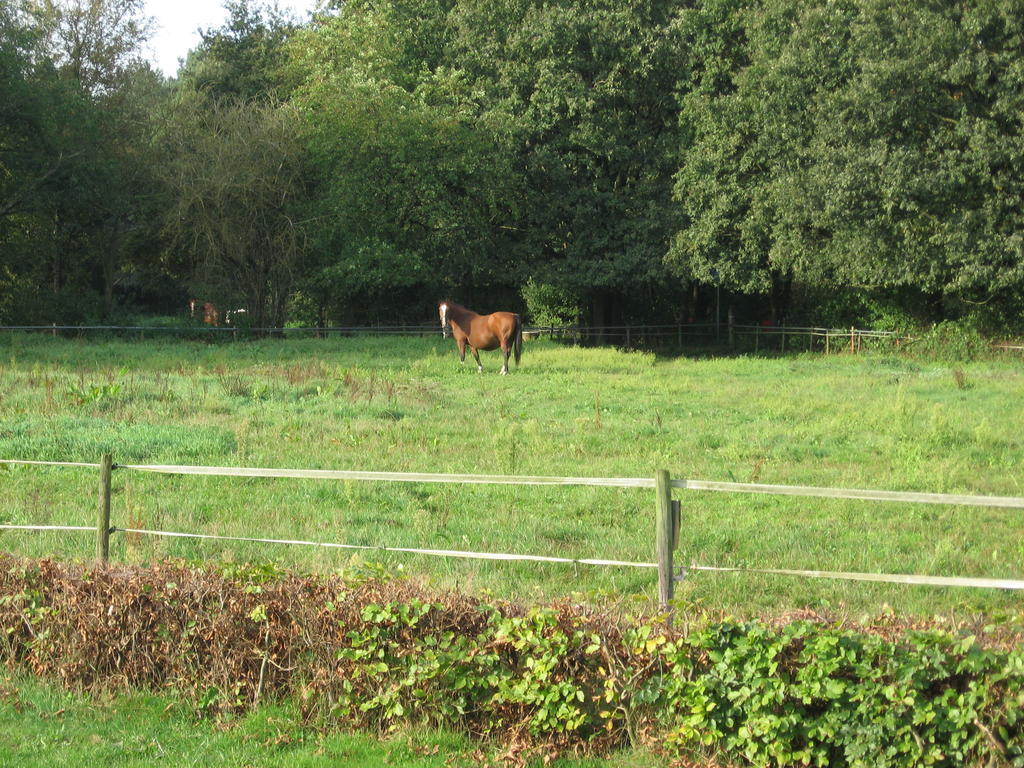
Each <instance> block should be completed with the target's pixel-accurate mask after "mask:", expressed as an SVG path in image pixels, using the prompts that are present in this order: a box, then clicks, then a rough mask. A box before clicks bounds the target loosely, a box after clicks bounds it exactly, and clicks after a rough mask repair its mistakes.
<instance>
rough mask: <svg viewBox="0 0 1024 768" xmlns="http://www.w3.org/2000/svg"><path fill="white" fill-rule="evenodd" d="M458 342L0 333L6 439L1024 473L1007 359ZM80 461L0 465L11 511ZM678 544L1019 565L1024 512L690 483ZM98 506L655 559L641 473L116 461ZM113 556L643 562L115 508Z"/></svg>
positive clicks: (812, 585)
mask: <svg viewBox="0 0 1024 768" xmlns="http://www.w3.org/2000/svg"><path fill="white" fill-rule="evenodd" d="M483 358H484V365H485V373H484V374H483V375H478V374H477V373H476V370H475V366H466V367H462V366H460V365H459V363H458V359H457V356H456V354H455V352H454V349H453V347H452V346H451V342H443V341H442V340H441V339H439V338H438V339H419V338H388V339H384V338H342V339H329V340H316V339H309V340H294V341H287V342H281V341H257V342H240V343H237V344H222V345H216V344H204V343H201V342H173V341H146V342H145V343H140V342H126V341H110V342H104V343H90V342H86V341H66V340H61V339H53V338H48V337H32V336H27V335H17V334H7V335H0V457H3V458H18V459H51V460H64V461H96V460H97V459H98V456H99V454H100V453H102V452H104V451H111V452H113V454H114V457H115V461H117V462H120V463H184V464H212V465H237V466H266V467H298V468H328V469H367V470H394V471H421V472H455V473H501V474H538V475H572V476H578V475H590V476H626V477H640V476H643V477H651V476H653V475H654V473H655V471H656V470H657V469H658V468H660V467H665V468H667V469H669V470H670V471H671V472H672V474H673V476H675V477H690V478H699V479H710V480H736V481H754V482H763V483H778V484H807V485H821V486H836V487H858V488H884V489H892V490H919V491H934V492H955V493H977V494H997V495H1024V490H1022V481H1024V473H1022V470H1021V466H1022V461H1021V459H1022V458H1024V437H1022V435H1024V414H1022V411H1021V408H1020V402H1021V399H1022V398H1021V395H1022V394H1024V373H1022V370H1021V368H1020V366H1019V365H1014V364H1012V363H1007V362H971V363H962V362H961V363H955V364H952V363H951V364H948V365H947V364H945V363H938V362H935V363H930V362H922V361H920V360H910V359H905V358H900V357H893V356H887V355H881V354H875V355H864V356H849V355H838V356H830V357H823V356H820V355H816V354H815V355H800V356H794V357H777V358H760V357H737V358H702V359H690V358H687V357H658V356H656V355H654V354H651V353H641V352H624V351H619V350H613V349H581V348H575V347H569V346H561V345H558V344H557V343H554V342H551V341H547V340H534V341H530V342H528V343H527V346H526V349H525V350H524V355H523V362H522V365H521V366H520V367H519V369H518V370H517V369H515V368H513V371H512V374H511V375H510V376H507V377H501V376H498V375H496V374H497V370H498V368H499V366H500V363H499V361H498V358H497V356H496V355H494V354H489V355H488V354H485V355H484V356H483ZM96 482H97V477H96V473H95V472H91V471H88V470H73V469H46V468H34V467H33V468H29V467H17V468H12V469H10V470H7V471H2V470H0V521H2V522H10V523H49V524H56V523H66V524H80V525H89V524H91V523H92V522H93V518H94V513H93V509H94V506H95V495H96V491H95V489H96ZM682 500H683V509H684V513H683V530H682V535H681V537H680V549H679V553H678V559H679V561H681V562H683V563H688V562H694V563H698V564H708V565H730V566H745V567H767V568H771V567H781V568H806V569H821V570H844V571H875V572H889V573H932V574H943V575H965V576H989V577H1002V578H1012V577H1016V578H1019V577H1020V576H1021V574H1022V571H1024V568H1022V566H1024V544H1022V541H1024V539H1022V537H1021V531H1022V525H1021V521H1022V516H1021V515H1022V513H1021V512H1018V511H1013V510H989V509H974V508H967V507H941V506H940V507H936V506H928V507H924V506H914V505H906V504H886V503H880V502H855V501H841V500H835V501H832V500H821V499H794V498H784V497H769V496H750V495H726V494H711V493H696V492H687V493H685V495H683V496H682ZM112 516H113V524H114V525H117V526H120V527H145V528H155V529H162V530H179V531H188V532H197V533H214V534H223V535H240V536H259V537H267V538H297V539H311V540H319V541H335V542H344V543H352V544H362V545H368V546H375V545H387V546H400V547H427V548H448V549H466V550H478V551H492V552H518V553H527V554H543V555H558V556H566V557H579V558H590V557H596V558H608V559H616V560H632V561H644V562H651V561H652V559H653V546H654V539H653V529H654V498H653V493H651V492H649V491H642V490H617V489H600V488H554V487H538V488H524V487H502V486H455V485H433V484H430V485H427V484H424V485H416V484H386V483H363V482H359V483H356V482H323V481H309V480H265V479H238V478H201V477H167V476H151V475H147V474H142V473H131V472H128V471H122V472H117V473H115V497H114V503H113V513H112ZM0 547H3V548H5V549H8V550H11V551H14V552H18V553H23V554H26V555H43V554H52V555H56V556H60V557H88V556H89V554H90V552H91V542H90V541H89V539H88V535H84V536H77V537H76V536H75V535H61V536H56V535H47V534H40V533H24V532H17V533H12V532H0ZM112 556H113V557H114V558H117V559H129V560H138V561H145V560H150V559H155V558H161V557H167V556H174V557H186V558H207V559H223V560H239V561H240V560H269V559H273V560H276V561H279V562H281V563H283V564H285V565H289V566H295V567H301V568H309V569H333V568H344V567H349V566H351V565H353V564H357V563H362V562H364V561H365V560H367V559H369V560H373V561H379V562H381V563H384V564H385V565H386V566H388V567H398V566H399V565H400V566H401V567H403V568H404V570H405V571H406V572H413V573H416V574H420V575H422V576H424V577H425V578H428V579H431V580H434V581H435V582H438V583H442V584H449V585H453V586H454V585H458V586H459V587H461V588H468V589H475V590H479V589H487V590H491V591H493V592H495V593H497V594H500V595H510V596H517V597H530V596H533V595H537V596H549V597H550V596H556V595H575V596H576V597H577V599H587V598H589V597H592V596H598V595H614V596H615V597H616V598H619V599H622V600H625V601H626V603H627V605H629V604H632V603H633V602H634V601H635V602H636V604H637V605H645V606H646V605H649V604H650V602H651V600H652V598H653V595H654V585H653V576H652V574H651V573H650V572H649V571H646V570H614V569H597V568H583V567H581V568H580V569H578V570H576V569H573V568H572V567H563V566H554V565H552V566H544V565H537V564H529V565H524V564H514V563H513V564H507V563H506V564H502V563H493V562H485V563H481V562H477V561H461V560H458V561H456V560H437V559H429V558H425V557H421V556H415V555H405V556H394V555H388V554H385V553H374V552H371V553H369V554H366V553H355V554H353V553H351V552H346V551H338V550H320V549H306V548H282V547H274V546H270V545H257V544H246V543H239V542H196V541H190V540H179V539H156V538H148V537H143V536H139V535H125V534H118V535H117V536H116V537H115V538H114V540H113V550H112ZM678 594H679V596H680V599H681V600H682V601H692V602H696V603H700V604H702V605H705V606H708V607H711V608H716V609H721V610H724V611H728V612H731V613H734V614H740V615H749V614H753V613H759V612H763V611H772V612H780V611H785V610H788V609H794V608H805V607H811V608H815V609H819V610H820V609H825V610H833V611H837V612H843V613H856V612H870V613H876V612H878V611H879V610H882V609H883V608H884V606H891V607H892V608H893V609H895V610H898V611H902V612H910V613H917V614H929V615H930V614H934V613H965V612H977V611H985V612H989V613H992V614H1003V613H1008V612H1009V613H1014V612H1016V611H1017V606H1018V605H1019V602H1018V599H1017V598H1016V597H1015V596H1013V595H1012V594H1003V593H997V592H992V591H968V590H948V589H947V590H940V589H936V588H929V587H908V586H898V585H873V584H854V583H845V582H831V581H820V580H797V579H793V578H785V577H769V576H757V575H753V574H735V575H723V574H714V575H712V574H698V573H693V574H691V575H690V576H688V577H687V580H686V581H685V582H683V583H682V584H680V587H679V589H678Z"/></svg>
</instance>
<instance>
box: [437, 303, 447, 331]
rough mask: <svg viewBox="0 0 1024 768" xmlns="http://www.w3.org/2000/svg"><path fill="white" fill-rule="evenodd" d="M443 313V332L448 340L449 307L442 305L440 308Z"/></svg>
mask: <svg viewBox="0 0 1024 768" xmlns="http://www.w3.org/2000/svg"><path fill="white" fill-rule="evenodd" d="M439 310H440V313H441V332H442V334H443V335H444V337H445V338H446V339H447V338H448V305H447V304H442V305H441V306H440V308H439Z"/></svg>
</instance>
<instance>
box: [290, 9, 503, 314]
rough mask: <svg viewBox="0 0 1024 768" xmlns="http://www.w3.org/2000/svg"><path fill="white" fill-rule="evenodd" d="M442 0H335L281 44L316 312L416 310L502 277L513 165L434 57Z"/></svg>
mask: <svg viewBox="0 0 1024 768" xmlns="http://www.w3.org/2000/svg"><path fill="white" fill-rule="evenodd" d="M445 7H446V5H444V4H442V5H438V4H437V3H429V2H415V1H412V2H390V3H383V4H371V3H364V2H355V3H351V4H345V6H344V7H343V8H342V10H341V12H340V13H339V14H338V15H337V16H334V17H331V18H328V19H324V20H322V22H321V23H320V24H319V25H317V26H315V27H313V28H311V29H310V30H307V31H306V32H305V33H304V34H302V35H300V36H298V37H297V38H296V39H295V41H294V43H293V45H292V48H291V53H292V61H291V64H290V69H291V70H292V71H293V72H296V73H301V78H297V81H298V82H299V83H300V84H299V85H298V86H297V88H296V92H295V96H294V103H295V104H296V105H297V106H298V107H299V108H300V109H301V111H302V113H303V115H304V116H305V118H306V120H307V123H308V125H309V137H310V144H309V150H310V155H311V160H310V164H311V167H312V168H314V169H315V171H316V176H315V177H314V179H313V182H314V186H313V189H312V192H311V194H312V199H313V202H312V204H311V207H310V215H309V219H310V220H311V222H312V223H313V228H314V231H315V235H314V236H313V238H312V239H311V250H312V252H313V258H314V263H315V264H317V265H318V266H317V268H316V269H315V271H314V273H313V274H312V275H311V278H310V280H309V281H307V283H306V284H305V285H304V292H305V293H307V294H308V295H309V296H310V297H312V298H314V300H315V302H316V303H317V304H318V305H319V310H318V314H319V315H320V316H321V317H323V316H325V314H332V315H333V316H335V317H338V316H339V315H344V316H347V317H348V318H352V317H354V316H355V317H357V316H358V314H357V313H358V310H357V309H356V308H357V307H359V306H367V305H369V306H375V305H377V304H378V303H379V302H381V301H385V302H388V303H389V305H390V306H392V307H393V308H394V309H397V310H398V311H400V312H401V311H403V310H404V311H408V312H410V313H411V314H414V315H416V316H422V314H423V311H424V310H425V309H426V308H427V306H428V305H429V304H430V303H431V301H432V300H433V299H434V298H435V297H436V296H437V295H438V293H440V292H447V291H452V290H453V289H455V288H457V287H459V286H465V285H475V286H477V288H478V289H480V288H481V287H486V286H493V285H495V284H498V285H507V284H508V283H509V282H510V281H511V278H510V271H511V269H512V268H513V265H512V262H513V259H512V254H511V252H510V249H509V248H507V247H504V246H505V244H506V243H507V240H508V237H507V235H508V233H509V232H511V231H512V230H513V229H514V227H515V224H517V223H518V222H517V221H516V220H515V219H514V218H513V216H512V215H511V214H512V211H511V210H510V208H511V207H512V206H513V205H514V201H516V200H519V199H521V197H520V196H519V192H518V191H516V192H510V190H515V189H516V184H517V177H516V175H515V173H514V172H513V170H512V168H511V166H510V162H509V160H510V158H509V155H508V152H507V150H506V147H505V146H504V145H503V143H502V141H501V134H502V132H503V130H504V125H503V124H501V122H500V121H499V120H495V119H494V118H493V117H492V116H489V115H486V114H483V113H482V111H481V108H480V105H479V103H478V102H477V94H475V93H474V91H473V88H472V83H470V82H469V81H468V80H467V79H466V78H465V77H464V76H463V74H462V73H461V72H460V71H458V70H457V69H455V68H452V67H451V66H450V65H449V64H448V63H447V60H446V59H445V51H444V44H445V40H446V39H447V33H446V31H445V30H446V27H445V24H446V22H445ZM426 296H429V298H425V297H426ZM403 303H408V304H409V305H410V306H411V307H412V309H411V310H405V307H404V306H403ZM363 317H364V318H365V317H367V316H366V315H363Z"/></svg>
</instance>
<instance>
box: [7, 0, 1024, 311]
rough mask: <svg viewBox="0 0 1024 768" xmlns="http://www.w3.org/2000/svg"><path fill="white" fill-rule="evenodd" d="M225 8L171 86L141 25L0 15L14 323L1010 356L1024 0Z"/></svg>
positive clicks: (36, 2) (124, 13)
mask: <svg viewBox="0 0 1024 768" xmlns="http://www.w3.org/2000/svg"><path fill="white" fill-rule="evenodd" d="M227 7H228V10H229V18H228V21H227V23H226V24H225V25H224V27H222V28H220V29H213V30H207V31H205V33H204V34H203V37H202V42H201V44H200V45H199V46H198V47H197V48H196V49H195V50H194V51H192V52H191V53H190V54H189V56H188V57H187V59H186V60H185V61H184V62H183V64H182V66H181V68H180V70H179V72H178V73H177V76H176V77H175V78H172V79H170V80H165V79H164V78H162V77H161V76H159V75H158V74H156V73H154V72H153V71H152V70H151V69H150V68H149V67H148V65H147V64H145V62H143V61H142V60H141V57H140V55H139V50H140V46H141V45H142V44H143V42H144V40H145V38H146V34H147V30H148V24H147V20H146V19H145V18H144V17H143V15H142V3H141V0H91V2H85V0H61V1H59V2H57V1H54V0H20V2H12V3H4V4H3V6H2V7H0V105H2V106H0V322H8V323H11V322H19V323H21V322H43V321H45V322H78V321H82V320H87V319H98V318H101V317H103V318H108V319H110V318H116V317H117V316H118V315H122V316H123V315H125V314H126V313H131V312H140V311H141V312H148V313H153V312H157V313H174V312H181V311H182V307H183V306H184V304H185V301H186V299H187V298H188V297H189V296H198V297H200V298H202V299H204V300H210V301H213V302H215V303H216V304H218V305H219V306H221V307H225V308H227V307H236V308H246V309H247V310H248V316H249V318H251V320H252V321H253V322H254V323H256V324H259V325H263V324H280V323H284V322H287V321H292V322H300V323H321V324H323V323H337V322H341V321H346V322H348V321H376V320H388V319H391V318H397V319H416V320H420V319H425V318H426V317H429V312H430V306H431V304H432V302H433V301H434V299H436V298H437V297H439V296H440V295H452V296H457V297H459V298H460V299H461V300H462V301H464V303H467V304H470V305H478V306H480V307H481V308H496V304H498V303H502V304H508V305H511V306H514V307H517V308H521V309H526V310H528V311H529V312H531V313H533V314H536V315H537V316H538V317H545V318H547V319H549V320H550V319H554V318H559V317H563V318H567V319H572V320H582V321H587V322H593V323H596V324H602V323H608V322H613V321H617V320H653V319H658V320H663V321H664V320H670V321H675V320H701V319H706V318H708V316H709V313H711V312H718V311H719V310H718V309H717V307H718V306H719V305H721V307H722V309H721V311H722V312H723V313H724V312H725V311H726V309H727V308H728V307H730V306H731V307H733V308H734V309H735V310H736V312H737V313H738V314H739V315H740V316H741V317H743V316H746V317H748V318H750V319H767V318H769V317H770V318H772V319H774V320H776V321H779V320H783V319H786V318H789V319H791V320H792V319H814V320H815V321H817V322H843V323H850V322H858V323H871V324H878V325H887V326H893V325H900V324H905V323H908V322H910V321H915V320H916V321H922V320H924V321H937V320H951V319H952V320H956V319H960V318H965V317H966V318H970V319H971V320H973V321H977V323H976V324H977V325H978V326H979V327H982V328H983V329H985V328H987V329H1001V330H1015V331H1019V330H1020V317H1021V308H1022V306H1024V255H1022V254H1024V251H1022V249H1024V241H1022V239H1021V234H1020V233H1021V232H1022V231H1024V221H1022V217H1024V185H1022V182H1021V178H1024V173H1022V171H1024V168H1022V163H1024V145H1022V141H1024V139H1022V135H1021V121H1022V119H1024V118H1022V115H1024V68H1022V64H1021V58H1020V55H1019V53H1020V49H1021V45H1022V42H1024V40H1022V35H1024V2H1022V0H971V2H967V3H955V4H949V3H924V4H911V5H907V4H906V3H901V2H896V0H840V1H839V2H832V1H831V0H830V1H829V2H826V1H825V0H698V2H683V1H682V0H627V1H626V2H622V1H621V0H617V1H615V2H613V1H612V0H583V1H582V2H580V1H578V0H573V1H572V2H570V1H569V0H556V1H555V2H543V3H542V2H538V1H537V0H506V1H505V2H494V1H493V0H442V1H441V2H438V1H437V0H431V1H430V2H427V1H425V0H385V1H384V2H368V1H367V0H349V1H348V2H338V1H337V0H335V1H334V2H330V1H329V2H325V3H324V4H323V5H322V7H321V9H320V12H319V13H318V14H316V15H315V17H314V18H313V19H310V20H306V21H299V20H296V19H292V18H289V17H287V16H285V15H282V14H281V13H279V12H278V11H276V10H273V9H272V8H269V7H264V6H261V5H258V4H257V3H256V2H255V0H228V2H227ZM723 294H724V296H723ZM716 297H721V298H722V301H721V302H716V301H715V298H716ZM548 299H550V301H549V300H548Z"/></svg>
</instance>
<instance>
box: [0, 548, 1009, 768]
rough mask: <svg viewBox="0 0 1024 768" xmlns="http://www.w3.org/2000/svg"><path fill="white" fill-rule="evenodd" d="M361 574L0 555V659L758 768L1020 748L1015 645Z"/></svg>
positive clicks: (206, 696)
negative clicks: (586, 604) (536, 602)
mask: <svg viewBox="0 0 1024 768" xmlns="http://www.w3.org/2000/svg"><path fill="white" fill-rule="evenodd" d="M366 576H367V574H362V575H360V576H359V577H357V578H352V579H349V580H345V579H342V578H338V577H329V578H310V577H301V576H298V575H295V574H288V573H282V572H280V571H277V570H276V569H274V568H272V567H258V568H254V567H240V566H226V570H224V571H222V572H220V573H217V572H215V571H214V570H213V569H211V568H196V567H190V566H188V565H185V564H175V563H164V564H160V565H157V566H154V567H152V568H149V569H140V568H129V567H116V568H111V567H98V568H82V567H81V566H67V565H58V564H55V563H53V562H50V561H19V560H15V559H12V558H10V557H0V627H2V628H3V630H4V631H3V633H2V634H0V661H2V662H3V663H5V664H8V665H13V666H18V667H22V668H28V669H31V670H33V671H34V672H36V673H37V674H42V675H45V676H49V677H53V678H56V679H60V680H62V681H63V682H64V683H66V684H72V685H85V686H106V687H111V686H113V687H129V688H138V687H141V688H159V689H174V690H176V691H178V692H180V693H181V694H184V695H185V696H186V697H188V698H189V700H191V701H192V702H193V704H194V706H196V707H197V709H198V710H200V711H202V712H206V713H210V714H215V713H217V712H220V711H223V710H235V711H240V710H246V709H248V708H250V707H252V706H254V705H255V704H257V703H259V702H260V701H264V700H273V699H281V698H289V697H291V698H294V699H295V700H297V701H298V702H299V703H300V705H301V707H302V708H303V711H304V713H305V715H306V717H307V718H309V719H314V720H316V719H319V721H320V722H322V723H323V724H324V725H326V726H327V727H334V726H336V725H339V724H340V725H347V726H356V727H362V728H369V729H372V730H376V729H380V730H387V729H389V728H391V727H392V726H401V725H405V724H408V723H410V722H415V723H427V724H436V725H444V726H446V727H459V728H465V729H468V730H469V731H470V732H472V733H474V734H477V735H488V736H492V737H496V738H499V739H515V740H517V741H519V742H522V741H524V740H525V741H526V742H528V743H530V744H533V745H538V746H543V747H544V748H545V750H546V751H547V752H548V753H549V754H550V750H551V749H552V748H553V749H556V750H557V749H575V750H580V749H583V750H587V751H590V750H594V751H599V752H600V751H604V750H607V749H610V748H613V747H615V746H620V745H623V744H626V743H634V744H636V743H648V744H663V745H665V747H666V749H668V750H669V751H670V752H672V753H676V754H681V755H684V756H694V755H700V754H701V753H702V752H704V751H707V750H709V749H710V750H714V751H716V752H718V753H719V754H722V753H724V754H726V755H728V756H729V757H732V758H736V759H742V760H744V761H745V762H747V763H749V764H753V765H763V766H768V765H816V766H868V765H870V766H920V765H935V766H961V765H982V764H989V765H1002V764H1007V765H1010V764H1019V763H1020V762H1021V760H1024V729H1022V717H1024V715H1022V713H1024V654H1022V651H1021V648H1020V647H1019V646H1013V645H1012V643H1011V644H1009V645H1010V647H1011V649H1009V650H1008V649H1006V648H1003V647H1001V645H1000V644H993V643H992V642H991V640H992V638H989V642H987V643H981V642H979V640H978V639H977V638H976V637H974V636H972V635H967V634H960V633H957V634H951V633H947V632H942V631H938V630H935V629H929V630H904V629H900V628H897V627H894V626H891V625H888V626H884V627H881V626H880V627H875V628H873V629H865V628H859V629H858V628H844V627H841V626H835V625H830V624H827V623H821V622H820V621H819V622H812V621H807V620H802V621H793V622H791V623H786V624H781V625H769V624H764V623H757V622H755V623H745V624H738V623H735V622H730V621H721V620H711V619H709V618H707V617H704V618H699V617H697V618H694V617H684V616H680V617H679V619H680V623H683V622H682V620H683V619H686V620H687V622H688V623H689V622H690V621H691V620H692V622H693V623H692V625H690V626H689V627H688V631H685V632H683V631H672V630H669V629H666V628H665V627H664V626H663V625H662V624H660V623H659V622H658V621H657V620H652V621H643V622H636V621H625V620H623V619H617V618H613V617H612V616H610V615H607V614H598V613H593V612H590V613H588V612H584V611H582V610H581V609H579V608H574V607H572V606H569V605H559V606H550V607H538V608H533V609H530V610H523V609H520V608H517V607H515V606H509V605H503V606H502V605H491V604H487V603H481V602H478V601H476V600H472V599H469V598H466V597H464V596H460V595H457V594H445V595H441V594H431V593H430V592H429V591H428V590H425V589H423V588H421V587H417V586H414V585H412V584H410V583H408V582H405V581H381V580H378V579H376V578H366ZM883 629H884V632H883V631H880V630H883ZM1004 640H1012V638H1004Z"/></svg>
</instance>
